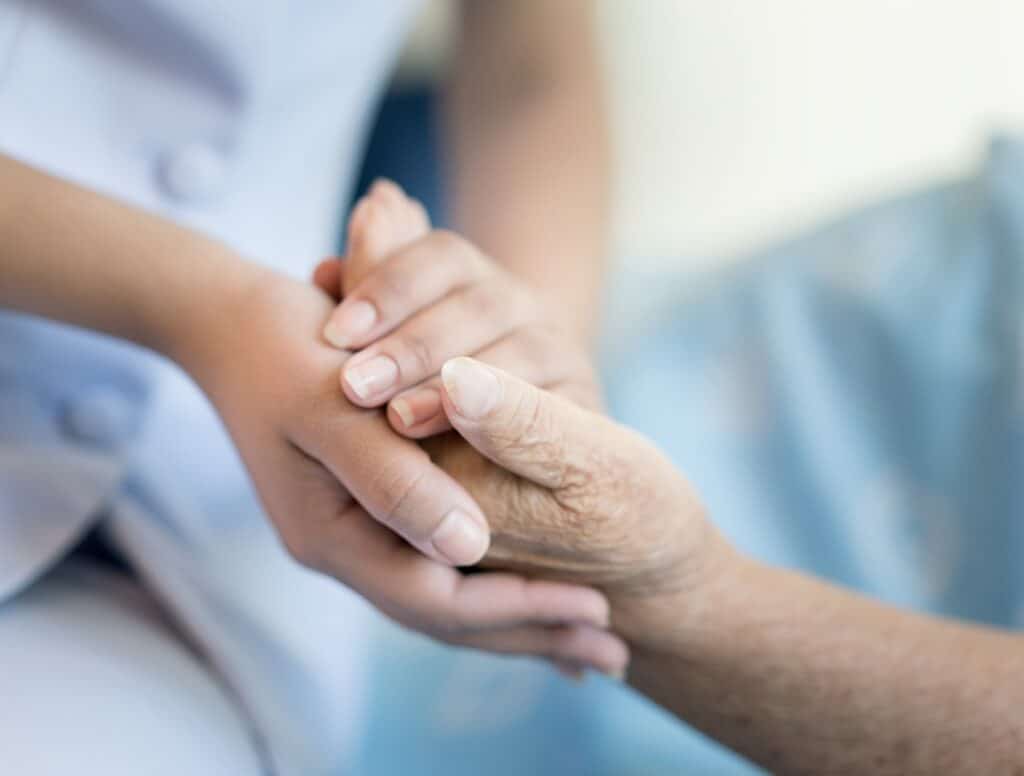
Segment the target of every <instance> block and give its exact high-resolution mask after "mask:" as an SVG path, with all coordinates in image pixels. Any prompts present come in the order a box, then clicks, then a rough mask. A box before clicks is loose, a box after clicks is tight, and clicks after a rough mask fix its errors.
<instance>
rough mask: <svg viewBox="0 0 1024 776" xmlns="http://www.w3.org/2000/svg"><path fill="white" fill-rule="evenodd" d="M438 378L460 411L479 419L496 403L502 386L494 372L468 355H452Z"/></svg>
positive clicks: (469, 417) (472, 418)
mask: <svg viewBox="0 0 1024 776" xmlns="http://www.w3.org/2000/svg"><path fill="white" fill-rule="evenodd" d="M441 380H442V381H444V387H445V390H447V391H448V395H449V396H450V397H451V400H452V404H454V405H455V409H456V410H458V412H459V414H460V415H462V417H464V418H468V419H469V420H479V419H481V418H483V417H484V416H485V415H486V414H487V413H488V412H490V411H491V410H492V409H494V407H495V405H496V404H497V403H498V398H499V394H500V391H501V385H500V384H499V383H498V378H497V377H496V376H495V375H494V373H493V372H492V371H491V370H490V369H488V368H487V367H485V366H483V365H482V364H480V363H478V362H476V361H474V360H473V359H471V358H464V357H460V358H453V359H452V360H451V361H447V362H445V365H444V366H443V367H441Z"/></svg>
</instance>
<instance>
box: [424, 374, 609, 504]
mask: <svg viewBox="0 0 1024 776" xmlns="http://www.w3.org/2000/svg"><path fill="white" fill-rule="evenodd" d="M441 379H442V382H443V384H444V390H443V391H442V392H441V401H442V404H443V406H444V410H445V414H446V415H447V416H448V420H449V422H450V423H451V424H452V427H453V428H454V429H455V430H456V431H458V432H459V434H461V435H462V436H463V437H464V438H465V439H466V441H467V442H469V443H470V444H471V445H472V446H473V447H474V448H476V449H477V451H479V452H480V453H481V454H482V455H484V456H486V457H487V458H489V459H491V460H492V461H493V462H494V463H496V464H498V465H499V466H501V467H502V468H504V469H508V470H509V471H511V472H514V473H515V474H518V475H519V476H521V477H524V478H526V479H528V480H531V481H532V482H535V483H537V484H539V485H543V486H545V487H548V488H558V487H561V486H562V485H564V484H565V480H566V476H567V474H568V473H569V472H573V471H578V470H579V468H580V466H579V463H580V462H581V461H583V460H584V459H585V457H586V453H587V451H588V450H589V449H590V448H591V446H592V444H593V442H594V440H595V435H594V433H593V428H594V424H595V422H598V423H600V422H603V419H602V418H600V417H599V416H597V415H594V414H593V413H591V412H587V411H586V410H583V409H581V408H580V407H577V406H576V405H574V404H572V403H571V402H569V401H567V400H565V399H563V398H561V397H559V396H556V395H554V394H553V393H549V392H547V391H544V390H541V389H540V388H536V387H535V386H533V385H531V384H530V383H527V382H526V381H524V380H520V379H519V378H518V377H513V376H512V375H510V374H508V373H507V372H503V371H501V370H500V369H495V368H494V367H492V366H488V365H486V364H482V363H481V362H479V361H476V360H474V359H472V358H464V357H462V358H453V359H451V360H450V361H448V362H447V363H445V365H444V366H443V367H442V369H441Z"/></svg>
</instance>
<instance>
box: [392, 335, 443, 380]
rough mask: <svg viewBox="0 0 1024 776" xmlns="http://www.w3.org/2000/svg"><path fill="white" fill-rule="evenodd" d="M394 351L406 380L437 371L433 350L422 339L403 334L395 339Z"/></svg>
mask: <svg viewBox="0 0 1024 776" xmlns="http://www.w3.org/2000/svg"><path fill="white" fill-rule="evenodd" d="M396 351H397V353H396V354H397V355H399V359H398V360H399V363H400V364H401V365H402V366H401V369H402V377H403V378H404V379H406V380H409V379H413V378H416V377H419V376H425V375H430V374H433V373H434V372H436V371H437V366H438V365H437V364H436V363H435V361H434V348H433V346H432V345H431V344H430V342H428V341H427V340H426V339H425V338H424V337H421V336H418V335H416V334H404V335H402V336H401V337H400V338H398V339H397V342H396Z"/></svg>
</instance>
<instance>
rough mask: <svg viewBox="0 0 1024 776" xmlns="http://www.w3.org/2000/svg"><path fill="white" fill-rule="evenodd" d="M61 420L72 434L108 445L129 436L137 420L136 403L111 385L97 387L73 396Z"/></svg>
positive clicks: (98, 443)
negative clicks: (108, 386)
mask: <svg viewBox="0 0 1024 776" xmlns="http://www.w3.org/2000/svg"><path fill="white" fill-rule="evenodd" d="M64 420H65V426H66V428H67V430H68V432H69V433H70V434H71V435H72V436H75V437H77V438H78V439H80V440H82V441H83V442H89V443H92V444H96V445H102V446H110V445H114V444H116V443H118V442H123V441H124V440H125V439H127V438H128V437H129V436H131V434H132V432H133V431H134V430H135V426H136V423H137V421H138V405H137V403H136V402H135V401H134V400H133V399H131V398H129V397H128V396H125V395H124V394H122V393H120V392H118V391H117V390H115V389H113V388H96V389H93V390H91V391H89V392H88V393H85V394H83V395H81V396H77V397H75V398H74V399H73V400H72V401H71V403H70V404H69V405H68V408H67V413H66V415H65V416H64Z"/></svg>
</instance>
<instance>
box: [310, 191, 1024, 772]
mask: <svg viewBox="0 0 1024 776" xmlns="http://www.w3.org/2000/svg"><path fill="white" fill-rule="evenodd" d="M379 193H380V191H379V189H378V191H377V192H376V194H378V195H379ZM400 194H401V193H400V192H398V191H397V190H392V191H391V192H390V195H389V196H374V195H371V197H370V199H369V201H368V204H365V205H364V206H363V208H364V210H365V209H370V210H372V211H373V212H374V213H375V218H376V220H377V221H378V223H380V224H382V225H386V224H389V223H390V224H402V225H403V229H405V231H404V235H405V236H406V237H415V240H414V241H413V242H412V243H411V244H409V245H408V246H406V248H405V249H404V250H402V249H400V250H397V251H396V252H394V253H392V254H391V255H390V256H389V257H386V258H384V259H382V260H380V261H379V262H378V263H377V264H376V265H375V266H370V265H368V264H367V263H365V262H361V261H358V260H357V261H354V262H352V263H351V264H350V265H349V266H348V267H347V268H346V270H345V271H344V272H342V271H341V268H340V267H337V266H333V267H332V266H331V265H330V264H325V265H322V267H321V269H320V276H319V277H318V281H319V282H327V283H329V282H334V281H337V279H338V276H339V275H344V279H345V281H346V282H344V283H343V285H344V288H345V290H346V291H347V292H349V294H350V297H349V299H360V300H364V301H365V300H370V301H373V302H374V303H375V304H377V305H378V306H379V307H380V308H381V309H391V310H395V309H407V310H416V311H417V312H416V313H415V314H414V315H410V316H409V317H407V318H405V317H403V316H401V315H396V316H394V317H393V318H392V319H390V320H391V321H392V323H389V324H388V325H387V326H385V328H387V329H388V330H389V332H390V333H388V334H386V335H384V336H382V337H381V338H380V339H378V340H377V341H376V342H375V343H374V344H373V345H371V346H370V347H369V348H367V350H365V351H363V353H367V352H370V353H381V352H389V351H391V350H392V349H394V348H395V347H396V344H395V343H401V342H402V340H403V337H405V336H408V335H409V331H408V330H410V329H412V330H415V328H416V327H418V326H423V325H424V323H423V322H424V321H429V320H431V319H436V322H437V323H443V322H444V321H445V320H450V318H449V316H450V315H451V314H452V313H453V312H454V309H453V308H456V309H457V308H458V306H459V301H458V300H460V299H461V300H465V299H466V298H469V297H467V295H466V294H465V293H460V294H457V295H455V296H454V297H453V296H449V295H446V294H445V293H444V292H443V291H438V292H437V293H436V294H435V296H436V297H437V298H438V299H439V300H440V301H436V302H434V303H433V304H431V303H430V302H429V301H424V297H417V299H418V300H419V301H416V300H414V299H412V298H409V299H406V300H405V301H404V303H403V302H402V300H401V299H400V298H399V297H401V294H400V293H399V294H398V296H397V297H396V288H397V287H396V286H394V285H393V284H392V282H391V281H389V280H388V278H389V277H390V273H393V272H395V271H396V269H397V268H400V267H402V266H404V264H403V262H404V261H407V259H405V258H404V257H406V256H407V255H410V253H408V252H411V255H416V250H417V249H416V248H415V246H416V243H417V241H427V242H429V239H430V233H429V232H427V231H426V229H427V225H426V222H425V218H424V217H423V215H422V211H421V209H419V208H418V207H417V206H416V205H415V203H413V202H410V201H409V200H408V199H406V198H403V197H402V196H401V195H400ZM403 211H404V212H403ZM445 239H446V240H452V239H455V238H453V237H451V236H446V237H445ZM482 260H483V259H482V257H481V256H479V255H476V254H474V253H473V250H472V248H471V246H462V247H461V248H460V249H459V250H456V251H452V257H449V258H448V259H446V262H447V263H445V264H443V265H440V266H438V267H435V268H431V267H427V266H421V268H420V271H421V272H422V273H424V279H423V283H422V286H423V287H428V288H434V289H445V288H448V287H449V286H450V287H452V288H456V289H461V290H463V291H465V289H470V290H472V289H477V288H482V289H486V288H487V287H488V286H489V284H490V283H492V282H494V281H493V277H494V276H493V275H491V274H490V273H489V272H486V271H481V269H480V267H479V266H478V263H479V262H480V261H482ZM460 266H461V268H462V269H461V272H460ZM432 272H433V273H436V275H433V274H431V273H432ZM439 278H445V279H447V280H448V281H449V286H445V285H444V284H442V283H440V282H439V280H438V279H439ZM506 284H507V281H505V282H504V283H503V287H504V286H505V285H506ZM399 290H400V289H399ZM406 293H409V294H417V293H419V294H422V293H423V291H422V287H420V288H418V289H414V288H413V287H411V286H410V287H409V288H408V289H407V290H406ZM481 293H482V292H481ZM382 294H383V295H385V296H386V297H387V301H386V302H385V296H382ZM427 296H429V294H428V295H427ZM509 296H510V298H512V299H513V300H514V299H515V294H514V293H512V294H510V295H509ZM453 299H454V300H455V304H454V305H453V304H452V300H453ZM346 301H348V300H346ZM495 304H496V305H497V308H496V309H495V315H496V317H497V318H498V319H499V320H505V318H503V311H502V309H501V306H500V303H499V302H497V301H496V302H495ZM509 304H515V302H514V301H512V302H510V303H509ZM343 307H344V304H343ZM467 309H473V308H472V306H467ZM485 330H487V331H489V329H485ZM500 334H501V336H502V337H504V338H505V339H509V340H513V341H514V340H515V339H516V338H517V337H518V336H520V334H519V329H518V328H516V327H515V326H509V327H508V330H507V331H505V330H502V331H501V333H500ZM486 339H487V338H486V337H484V338H482V340H486ZM502 341H505V340H504V339H503V340H502ZM467 343H472V340H471V339H466V340H463V344H467ZM551 344H552V346H553V347H554V348H555V350H557V347H558V346H559V344H560V343H559V341H558V340H557V339H556V340H553V342H552V343H551ZM467 347H470V348H476V351H475V352H476V353H477V358H476V359H470V358H456V359H452V360H449V361H447V362H446V363H445V364H444V365H443V369H442V375H441V379H440V382H439V383H437V382H436V380H437V378H429V381H430V382H431V383H432V384H435V383H436V384H437V385H438V390H439V392H440V398H441V401H442V408H443V412H444V415H445V417H446V418H447V420H448V422H449V424H450V425H451V426H452V427H454V428H455V429H456V430H457V431H458V433H459V434H460V435H461V437H462V438H463V439H464V440H466V441H468V443H469V444H468V445H467V444H466V443H465V442H463V441H462V440H460V439H458V438H457V437H455V436H453V435H452V434H450V433H449V434H445V435H441V436H437V437H435V438H434V439H430V440H428V441H427V442H426V443H425V444H426V447H427V449H428V451H429V452H430V453H431V456H432V458H433V460H434V461H435V462H437V463H438V464H439V465H440V466H441V467H442V468H443V469H445V470H446V471H447V472H449V473H450V474H452V475H453V476H455V478H456V479H458V480H459V481H460V482H462V483H463V484H464V485H465V486H466V488H467V490H469V492H470V493H472V494H473V496H474V498H475V499H476V500H477V503H479V504H480V505H481V506H482V507H483V508H484V510H485V512H486V514H487V516H488V519H489V521H490V526H491V531H492V543H491V546H490V550H489V552H488V554H487V557H486V558H485V559H484V561H483V565H484V566H486V567H492V568H501V569H506V570H509V569H511V570H515V571H516V572H520V573H524V574H528V575H530V576H533V577H542V578H546V579H557V580H562V581H567V582H573V583H580V584H587V585H594V586H597V587H599V588H600V589H601V590H603V591H604V592H605V593H606V595H607V596H608V600H609V601H610V603H611V606H612V624H613V627H614V628H615V630H616V631H617V632H618V633H620V634H621V635H622V636H623V637H624V638H625V639H626V641H627V642H628V644H629V647H630V649H631V652H632V663H631V667H630V672H629V681H630V683H631V684H632V685H633V687H635V688H636V689H637V690H639V691H640V692H642V693H644V694H646V695H648V696H649V697H650V698H652V699H653V700H655V701H656V702H658V703H660V704H661V705H663V706H664V707H666V708H667V709H669V710H671V711H672V712H674V713H676V714H677V715H678V716H679V717H680V718H682V719H684V720H686V721H688V722H690V723H691V724H693V725H695V726H697V727H698V728H700V729H701V730H703V731H704V732H706V733H707V734H709V735H711V736H713V737H715V738H717V739H718V740H720V741H722V742H723V743H724V744H726V745H728V746H730V747H732V748H733V749H735V750H736V751H738V752H740V753H742V754H744V755H746V756H747V757H749V758H751V759H752V760H755V761H757V762H758V763H760V764H762V765H764V766H765V767H767V768H769V769H771V770H772V771H774V772H782V773H808V774H830V773H843V774H845V773H881V774H885V773H892V774H918V773H919V774H934V773H1020V772H1022V771H1024V719H1022V718H1021V715H1020V713H1019V710H1020V708H1021V707H1022V704H1024V680H1022V679H1021V677H1022V676H1024V643H1022V642H1021V639H1020V637H1019V636H1017V635H1014V634H1011V633H1009V632H1002V631H997V630H994V629H989V628H983V627H978V626H971V625H967V624H961V623H956V622H952V621H947V620H940V619H936V618H930V617H924V616H920V615H916V614H913V613H909V612H904V611H900V610H898V609H895V608H892V607H888V606H884V605H882V604H879V603H877V602H874V601H870V600H868V599H866V598H863V597H861V596H858V595H855V594H853V593H850V592H848V591H845V590H842V589H840V588H837V587H834V586H831V585H828V584H825V583H823V582H820V581H818V580H815V579H812V578H810V577H807V576H803V575H800V574H796V573H792V572H789V571H784V570H780V569H775V568H770V567H768V566H765V565H763V564H760V563H758V562H756V561H754V560H752V559H750V558H747V557H745V556H743V555H741V554H740V553H738V552H737V551H735V550H734V549H733V548H732V547H731V546H730V545H729V544H728V543H727V542H726V541H725V540H724V539H723V538H722V537H721V535H720V534H719V533H718V532H717V531H716V530H715V528H714V526H713V523H712V522H711V521H710V520H709V518H708V516H707V515H706V514H705V511H704V509H703V507H702V506H701V504H700V502H699V499H698V497H697V495H696V494H695V492H694V491H693V490H692V489H691V488H690V486H689V485H688V483H687V482H686V481H685V479H684V478H683V477H682V476H681V475H680V474H679V473H678V472H676V471H675V470H674V468H673V467H672V466H671V464H670V463H669V462H668V461H667V460H666V459H665V458H664V457H663V456H662V455H661V454H660V453H659V452H658V451H657V450H656V449H655V448H654V447H653V446H651V445H650V444H648V443H647V442H646V441H645V440H643V439H642V438H641V437H639V436H638V435H636V434H634V433H633V432H630V431H629V430H627V429H625V428H622V427H621V426H618V425H617V424H615V423H613V422H611V421H610V420H608V419H606V418H603V417H601V416H600V415H597V414H595V413H593V412H592V411H590V410H588V409H587V408H586V407H585V406H581V402H580V401H577V400H574V399H575V397H574V396H572V393H573V392H572V391H571V390H570V391H569V392H568V394H569V395H568V396H566V395H564V394H563V395H559V394H560V393H563V392H562V388H563V384H562V383H561V382H560V381H559V380H558V379H557V378H552V377H551V374H554V373H555V372H554V371H550V370H553V369H554V367H551V366H549V367H547V369H548V370H549V372H545V366H544V365H545V364H546V363H547V361H546V358H545V353H546V351H545V350H544V347H543V346H541V347H540V348H539V349H538V351H537V356H538V358H537V359H536V360H535V361H534V362H532V363H530V364H526V363H525V362H524V361H523V360H522V359H517V358H512V357H509V356H508V354H509V353H510V352H515V351H498V352H497V353H495V351H494V350H493V349H490V348H489V346H488V344H487V343H486V341H480V342H476V343H475V344H467ZM552 352H554V351H552ZM360 355H363V354H360ZM497 361H501V362H502V363H500V364H496V362H497ZM431 363H433V362H431ZM496 366H501V367H505V369H508V370H510V371H514V372H520V371H528V372H529V373H530V379H527V380H524V379H523V375H518V376H515V375H512V374H510V373H509V371H505V369H501V368H496ZM555 371H557V370H555ZM419 377H420V375H418V374H417V375H415V376H414V377H410V382H411V381H412V380H413V379H418V378H419ZM532 383H538V384H539V385H541V386H544V385H545V384H548V385H550V387H551V388H552V389H553V390H544V389H543V388H538V387H537V386H536V385H534V384H532ZM569 384H570V385H572V383H571V382H570V383H569ZM400 388H406V389H408V386H407V385H400V386H399V387H398V388H396V390H398V389H400ZM386 400H387V396H386V395H382V396H380V397H379V398H378V403H381V402H383V401H386ZM582 404H585V402H584V403H582ZM391 420H392V423H395V424H396V430H399V431H401V430H402V426H401V423H400V422H398V423H396V421H400V418H395V417H392V418H391ZM469 445H471V446H472V447H470V446H469Z"/></svg>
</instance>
